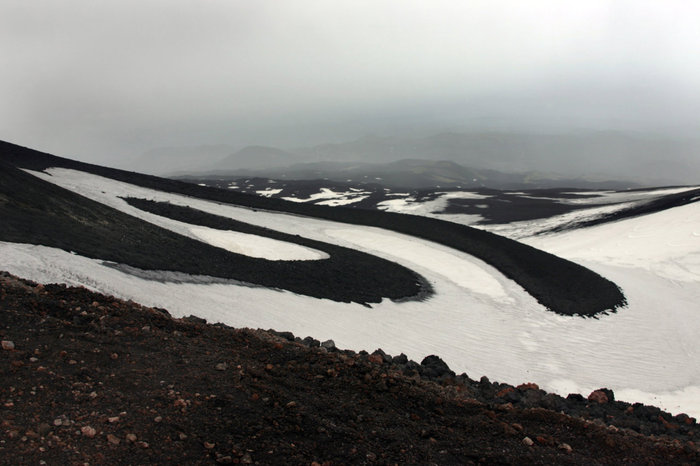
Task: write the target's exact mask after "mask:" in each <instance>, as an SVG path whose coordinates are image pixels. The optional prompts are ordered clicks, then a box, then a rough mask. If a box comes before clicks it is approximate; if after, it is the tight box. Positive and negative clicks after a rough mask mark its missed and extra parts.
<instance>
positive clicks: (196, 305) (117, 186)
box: [0, 169, 700, 416]
mask: <svg viewBox="0 0 700 466" xmlns="http://www.w3.org/2000/svg"><path fill="white" fill-rule="evenodd" d="M50 173H51V175H52V176H47V175H45V174H36V175H37V176H41V177H42V178H44V179H47V180H49V181H52V182H54V183H57V184H59V185H62V186H64V187H67V188H68V189H71V190H73V191H75V192H78V193H79V194H82V195H85V196H86V197H90V198H92V199H95V200H97V201H99V202H103V203H105V204H108V205H111V206H113V207H115V208H117V209H119V210H122V211H124V212H126V213H129V214H131V215H135V216H138V217H140V218H143V219H145V220H147V221H152V222H153V223H156V224H158V225H162V226H163V225H170V227H171V228H178V229H181V230H182V231H187V232H188V234H190V235H192V234H193V233H192V231H191V230H192V229H193V228H194V229H197V228H200V227H198V226H193V225H187V224H182V225H178V224H176V223H171V222H172V221H170V220H168V219H163V218H162V217H158V216H155V215H152V214H147V213H145V212H142V211H139V210H138V209H135V208H132V207H131V206H129V205H128V204H126V202H124V201H123V200H121V199H119V198H118V196H134V197H141V198H147V199H153V200H158V201H167V202H172V203H174V204H178V205H188V206H190V207H193V208H196V209H200V210H203V211H206V212H209V213H213V214H216V215H222V216H226V217H230V218H234V219H236V220H240V221H243V222H248V223H251V224H255V225H260V226H264V227H267V228H271V229H275V230H279V231H283V232H286V233H293V234H299V235H301V236H305V237H309V238H311V239H315V240H320V241H326V242H329V243H335V244H340V245H342V246H348V247H354V248H356V249H359V250H362V251H366V252H370V253H373V254H376V255H378V256H381V257H384V258H388V259H390V260H394V261H395V262H397V263H400V264H402V265H404V266H407V267H409V268H411V269H413V270H415V271H416V272H417V273H420V274H421V275H423V276H424V277H425V278H426V279H427V280H428V281H429V282H430V283H431V284H432V285H433V287H434V289H435V292H436V293H435V295H434V296H433V297H431V298H430V299H428V300H426V301H423V302H418V301H409V302H402V303H395V302H391V301H389V300H384V301H383V302H382V303H380V304H378V305H375V306H374V307H373V308H371V309H370V308H366V307H364V306H361V305H358V304H345V303H336V302H333V301H329V300H319V299H314V298H309V297H305V296H300V295H295V294H293V293H290V292H286V291H276V290H270V289H265V288H261V287H247V286H241V285H236V284H222V283H217V284H193V283H172V282H163V281H156V280H145V279H142V278H138V277H136V276H134V275H129V274H127V273H124V272H121V271H119V270H116V269H114V268H111V267H107V266H105V265H103V264H101V263H100V262H99V261H94V260H91V259H86V258H83V257H80V256H77V255H73V254H70V253H66V252H64V251H60V250H56V249H51V248H45V247H40V246H30V245H21V244H11V243H0V265H1V268H3V269H7V270H8V271H9V272H11V273H15V274H16V275H19V276H22V277H26V278H29V279H33V280H37V281H43V282H62V283H68V284H83V285H85V286H88V287H90V288H92V289H95V290H98V291H101V292H104V293H110V294H113V295H116V296H119V297H121V298H124V299H132V300H134V301H137V302H140V303H143V304H145V305H150V306H159V307H164V308H166V309H168V310H169V311H171V312H172V313H173V315H175V316H176V317H180V316H184V315H189V314H196V315H199V316H201V317H203V318H206V319H208V320H209V321H213V322H216V321H219V322H223V323H226V324H228V325H232V326H236V327H253V328H258V327H259V328H274V329H277V330H290V331H292V332H294V333H295V335H299V336H302V337H303V336H306V335H312V336H313V337H315V338H317V339H320V340H325V339H329V338H330V339H333V340H335V342H336V344H337V345H338V346H339V347H341V348H351V349H354V350H361V349H366V350H368V351H373V350H374V349H376V348H380V347H381V348H382V349H384V350H385V351H386V352H387V353H389V354H399V353H401V352H404V353H406V354H407V355H408V356H409V357H410V358H412V359H415V360H418V361H420V360H421V359H422V358H423V357H425V356H427V355H429V354H437V355H439V356H440V357H442V358H443V359H444V360H445V361H446V362H447V363H448V364H449V365H450V367H451V368H452V369H453V370H454V371H455V372H458V373H460V372H467V373H468V374H469V375H470V376H472V377H476V378H478V377H480V376H481V375H487V376H488V377H489V378H491V379H492V380H499V381H502V382H508V383H511V384H519V383H522V382H527V381H531V382H536V383H538V384H539V385H540V386H541V387H542V388H544V389H546V390H550V391H555V392H557V393H560V394H562V395H564V396H565V395H567V394H568V393H569V392H581V393H583V394H584V395H586V394H587V393H589V392H590V391H592V390H594V389H597V388H600V387H608V388H611V389H613V390H614V391H615V393H616V394H617V398H618V399H627V401H646V400H649V401H650V402H651V401H652V400H653V404H655V405H658V406H661V407H662V408H664V409H667V410H669V411H671V412H674V413H678V412H687V413H688V414H690V415H693V416H700V402H699V400H698V396H697V394H698V391H699V390H700V388H699V387H700V366H699V365H698V364H697V361H698V360H700V359H699V356H700V352H699V350H698V347H700V345H697V339H698V334H699V333H700V320H699V319H700V313H698V312H697V309H698V305H697V303H698V302H700V280H699V279H698V278H697V277H700V273H699V271H698V267H697V265H698V262H700V261H697V258H698V253H699V251H700V246H699V245H698V242H699V241H700V234H699V233H700V224H698V223H697V220H698V218H700V204H691V205H688V206H684V207H680V208H676V209H672V210H669V211H666V212H661V213H659V214H654V215H652V216H647V217H641V218H639V219H629V220H625V221H623V222H617V223H615V224H609V225H602V226H599V227H593V228H589V229H585V230H576V231H571V232H567V233H562V234H558V235H548V236H545V237H535V238H528V239H526V240H524V241H525V242H528V243H530V244H532V245H533V246H535V247H539V248H541V249H544V250H547V251H549V252H553V253H555V254H560V255H562V256H563V257H567V258H571V259H573V260H576V261H577V262H580V263H582V264H583V265H585V266H587V267H589V268H591V269H593V270H595V271H597V272H598V273H601V275H603V276H605V277H607V278H609V279H611V280H613V281H614V282H615V283H617V284H618V285H620V286H621V287H622V288H623V291H624V292H625V295H626V296H627V298H628V301H629V307H628V308H625V309H621V310H619V311H618V313H616V314H611V315H608V316H602V317H601V318H600V319H582V318H575V317H574V318H572V317H563V316H558V315H556V314H553V313H551V312H549V311H546V310H545V309H543V307H542V306H541V305H539V304H538V303H537V302H536V301H535V300H534V298H532V297H531V296H529V295H528V294H527V293H525V292H524V290H522V288H520V287H519V286H517V285H516V284H515V283H513V282H512V281H510V280H508V279H506V278H505V277H504V276H503V275H502V274H500V273H499V272H498V271H496V270H494V269H493V268H491V267H489V266H487V265H486V264H484V263H483V262H481V261H479V260H477V259H475V258H473V257H471V256H468V255H466V254H464V253H461V252H458V251H454V250H451V249H450V248H447V247H444V246H441V245H437V244H434V243H430V242H428V241H424V240H420V239H417V238H413V237H409V236H405V235H399V234H396V233H393V232H389V231H384V230H380V229H377V228H370V227H360V226H353V225H346V224H338V223H333V222H328V221H324V220H317V219H311V218H304V217H300V216H296V215H290V214H282V213H273V212H265V211H260V210H257V211H253V210H250V209H245V208H240V207H234V206H230V205H224V204H218V203H214V202H210V201H204V200H200V199H192V198H187V197H185V196H179V195H174V194H167V193H160V192H157V191H152V190H147V189H144V188H139V187H136V186H132V185H128V184H125V183H120V182H117V181H113V180H109V179H105V178H100V177H97V176H93V175H89V174H85V173H81V172H76V171H71V170H57V169H52V170H50ZM660 214H666V215H665V216H662V217H659V218H658V219H657V216H658V215H660ZM643 219H646V220H647V221H649V222H651V221H652V220H653V222H654V224H653V225H652V224H647V223H644V224H642V223H640V224H635V223H628V222H632V221H633V220H639V221H641V220H643ZM177 223H179V222H177ZM624 225H627V227H625V228H628V230H625V229H624V228H623V227H622V226H624ZM654 225H656V226H654ZM659 226H665V228H666V230H667V232H668V231H670V230H673V233H672V235H677V236H673V238H675V239H674V240H673V241H666V242H665V243H664V242H663V241H662V240H661V239H663V238H665V236H663V234H665V232H664V230H663V228H662V229H661V230H653V229H652V230H644V228H652V227H653V228H658V227H659ZM601 228H610V230H607V231H599V229H601ZM618 229H620V230H618ZM629 229H631V231H632V232H634V231H637V232H639V231H647V232H648V231H657V236H654V237H647V238H646V240H645V239H644V238H641V237H639V238H635V237H634V234H632V235H631V236H630V234H629V233H630V230H629ZM174 231H178V230H174ZM178 232H179V231H178ZM669 234H670V233H669ZM615 235H617V236H615ZM658 235H661V236H658ZM606 238H607V240H606ZM660 238H661V239H660ZM628 240H629V241H630V242H631V243H630V246H629V248H628V249H626V250H623V249H622V246H621V245H620V244H616V243H608V242H614V241H620V242H622V243H623V244H622V245H624V243H625V242H626V241H628ZM636 241H639V242H638V243H636ZM645 241H646V243H645ZM658 242H661V243H662V244H661V245H657V244H656V243H658ZM645 244H646V246H647V250H648V251H647V252H645V251H646V250H645V249H644V245H645ZM664 244H665V245H664ZM596 248H598V249H596ZM601 251H603V252H605V254H602V253H601ZM642 253H645V254H646V255H642ZM635 254H637V255H641V256H640V257H636V256H635ZM650 264H651V265H650ZM647 265H649V266H647ZM659 270H661V272H659ZM683 270H685V271H686V272H687V274H685V275H682V277H681V278H679V277H680V275H681V274H682V271H683ZM628 396H629V397H630V398H627V397H628Z"/></svg>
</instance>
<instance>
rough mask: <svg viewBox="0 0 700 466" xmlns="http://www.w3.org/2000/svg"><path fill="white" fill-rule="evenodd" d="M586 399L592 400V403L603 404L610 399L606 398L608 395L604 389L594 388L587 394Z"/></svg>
mask: <svg viewBox="0 0 700 466" xmlns="http://www.w3.org/2000/svg"><path fill="white" fill-rule="evenodd" d="M588 401H592V402H593V403H600V404H605V403H607V402H609V401H610V400H609V399H608V395H606V394H605V392H604V391H602V390H594V391H592V392H591V394H590V395H588Z"/></svg>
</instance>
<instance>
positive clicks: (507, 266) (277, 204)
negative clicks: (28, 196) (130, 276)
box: [0, 142, 626, 317]
mask: <svg viewBox="0 0 700 466" xmlns="http://www.w3.org/2000/svg"><path fill="white" fill-rule="evenodd" d="M0 154H2V157H4V158H5V159H6V160H8V161H10V162H11V163H14V164H16V165H17V166H19V167H22V168H27V169H33V170H39V171H41V170H46V169H47V168H49V167H62V168H71V169H76V170H81V171H85V172H88V173H92V174H95V175H99V176H104V177H107V178H112V179H114V180H118V181H123V182H126V183H131V184H136V185H138V186H141V187H146V188H151V189H157V190H160V191H166V192H171V193H178V194H183V195H187V196H193V197H197V198H200V199H207V200H211V201H216V202H223V203H231V204H235V205H239V206H246V207H250V208H254V209H265V210H271V211H280V212H287V213H294V214H300V215H305V216H309V217H315V218H321V219H325V220H331V221H336V222H341V223H349V224H355V225H365V226H375V227H379V228H384V229H387V230H391V231H395V232H398V233H403V234H408V235H411V236H415V237H418V238H422V239H426V240H429V241H433V242H436V243H439V244H443V245H445V246H448V247H452V248H454V249H457V250H459V251H462V252H465V253H467V254H470V255H473V256H475V257H477V258H479V259H481V260H483V261H484V262H486V263H487V264H489V265H491V266H493V267H495V268H496V269H498V270H499V271H500V272H501V273H503V274H504V275H505V276H506V277H507V278H509V279H511V280H513V281H515V282H516V283H518V284H519V285H520V286H522V287H523V288H524V289H525V290H526V291H527V292H528V293H529V294H530V295H532V296H533V297H534V298H535V299H536V300H537V301H538V302H539V303H540V304H542V305H543V306H544V307H546V308H547V309H549V310H551V311H553V312H555V313H557V314H561V315H568V316H574V315H579V316H584V317H594V316H597V315H599V314H605V313H607V312H615V311H616V310H617V309H618V308H620V307H623V306H625V305H626V299H625V296H624V294H623V293H622V291H621V290H620V288H619V287H618V286H617V285H615V283H613V282H612V281H610V280H608V279H605V278H603V277H601V276H600V275H598V274H597V273H595V272H593V271H591V270H589V269H587V268H585V267H583V266H581V265H578V264H575V263H573V262H571V261H568V260H565V259H562V258H560V257H557V256H555V255H553V254H549V253H547V252H544V251H541V250H538V249H535V248H533V247H531V246H528V245H525V244H522V243H518V242H516V241H514V240H511V239H508V238H504V237H501V236H498V235H495V234H493V233H489V232H486V231H482V230H478V229H474V228H470V227H467V226H464V225H458V224H455V223H451V222H446V221H443V220H437V219H433V218H427V217H418V216H413V215H406V214H395V213H390V212H381V211H370V210H359V209H352V208H343V207H325V206H317V205H309V204H297V203H292V202H288V201H284V200H281V199H274V198H270V199H268V198H263V197H261V196H254V195H249V194H244V193H236V192H232V191H230V190H221V189H217V188H209V187H205V186H198V185H193V184H188V183H184V182H181V181H176V180H169V179H164V178H159V177H155V176H151V175H143V174H138V173H134V172H128V171H125V170H117V169H112V168H106V167H101V166H98V165H92V164H87V163H84V162H76V161H72V160H69V159H65V158H61V157H56V156H52V155H50V154H45V153H41V152H38V151H35V150H32V149H27V148H23V147H20V146H17V145H14V144H10V143H6V142H3V143H0Z"/></svg>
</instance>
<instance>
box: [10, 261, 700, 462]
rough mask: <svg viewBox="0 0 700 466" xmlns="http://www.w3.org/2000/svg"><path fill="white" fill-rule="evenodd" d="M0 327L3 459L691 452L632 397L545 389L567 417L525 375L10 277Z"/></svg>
mask: <svg viewBox="0 0 700 466" xmlns="http://www.w3.org/2000/svg"><path fill="white" fill-rule="evenodd" d="M232 305H235V306H245V303H232ZM0 339H1V340H2V341H3V346H2V349H0V374H2V377H1V378H0V463H2V464H42V462H43V463H45V464H84V463H89V464H217V463H218V464H227V463H233V464H236V463H238V464H240V463H243V464H407V463H412V464H482V463H483V464H553V463H557V464H587V465H588V464H625V463H629V464H659V465H661V464H664V465H665V464H698V462H700V452H699V450H698V447H697V446H696V444H695V443H694V442H695V441H697V440H696V437H695V435H696V434H697V432H698V427H697V424H696V423H695V420H693V419H691V418H688V417H687V416H686V417H682V416H676V417H671V416H670V415H668V414H667V413H661V412H660V411H658V410H656V411H653V412H654V413H655V414H656V416H658V417H659V418H662V419H664V422H661V421H653V420H652V421H647V422H654V423H656V424H659V425H660V426H662V427H660V429H666V430H667V431H668V432H664V433H659V434H654V435H642V434H640V433H638V432H634V431H633V430H632V428H633V427H634V426H635V424H634V422H632V421H630V420H629V419H636V418H637V417H634V416H632V415H633V414H634V410H635V409H637V411H639V407H638V406H637V405H627V407H628V408H629V407H630V406H631V407H632V410H631V411H630V412H629V414H630V416H632V417H629V419H628V423H630V424H629V425H628V426H627V427H615V426H610V425H609V422H604V421H603V420H600V419H597V418H596V419H597V420H592V419H593V418H594V416H593V415H591V414H590V413H591V412H594V411H595V410H596V409H598V410H600V409H602V408H601V407H605V406H606V405H610V407H609V408H610V409H609V411H608V412H609V413H613V414H607V416H609V418H608V419H613V418H614V417H615V416H618V415H614V413H616V412H617V411H615V409H613V404H614V403H619V402H614V401H612V400H610V399H608V398H607V396H606V397H605V398H603V397H599V398H600V399H596V400H578V399H573V398H572V399H571V400H569V399H564V398H561V397H559V399H561V400H564V403H565V404H567V403H568V404H570V405H572V406H578V408H576V410H578V411H577V412H578V413H579V416H578V417H573V416H569V415H565V414H562V413H560V412H555V411H553V410H550V409H545V408H543V407H532V406H535V405H537V404H539V405H540V406H541V405H542V404H543V403H544V401H542V402H537V403H535V402H534V401H532V400H535V399H541V400H544V399H546V398H547V397H548V396H549V395H548V394H546V393H544V392H543V391H541V390H539V389H538V388H537V387H536V386H535V385H534V384H531V385H523V386H520V387H510V386H506V385H503V384H497V383H491V382H489V381H488V380H485V379H482V380H481V381H474V380H471V379H469V378H468V377H466V376H465V375H464V376H455V375H454V374H452V373H451V372H450V371H449V369H445V368H442V369H441V367H442V366H441V364H440V362H441V361H439V358H435V359H432V360H430V361H425V362H424V363H423V364H421V365H418V364H416V363H412V362H411V361H406V360H405V358H402V357H394V358H391V357H390V356H387V355H384V354H383V353H382V352H380V351H379V352H375V353H374V354H367V353H354V352H350V351H341V350H338V349H336V348H335V347H334V346H333V345H332V344H331V343H330V342H326V343H325V345H322V346H317V343H318V342H314V341H313V339H309V340H306V341H299V339H294V338H293V336H291V335H289V334H284V333H276V332H269V331H263V330H250V329H234V328H230V327H226V326H223V325H211V324H207V323H205V322H203V321H202V320H201V319H197V318H189V319H173V318H171V317H170V316H169V315H168V313H167V312H166V311H163V310H159V309H153V308H146V307H143V306H140V305H137V304H135V303H131V302H124V301H121V300H118V299H116V298H113V297H109V296H104V295H100V294H95V293H92V292H90V291H88V290H86V289H84V288H67V287H64V286H59V285H45V286H44V285H40V284H35V283H32V282H28V281H23V280H20V279H17V278H15V277H12V276H10V275H8V274H0ZM415 366H419V367H418V368H416V367H415ZM429 378H432V379H433V380H428V379H429ZM603 395H606V393H605V392H603ZM607 395H610V396H612V393H608V394H607ZM550 398H551V397H550ZM527 399H530V402H526V401H524V400H527ZM555 401H556V400H555ZM550 402H551V400H550ZM528 403H529V404H528ZM577 403H578V405H577ZM567 406H568V405H567ZM585 406H589V411H585V409H584V407H585ZM623 407H624V406H622V407H621V408H623ZM606 409H607V408H606ZM591 410H592V411H591ZM626 410H627V411H629V409H627V408H626ZM652 410H653V409H652ZM642 411H643V410H642ZM642 411H639V412H640V413H641V412H642ZM657 411H658V413H657ZM586 413H588V414H586ZM643 414H644V415H645V416H647V417H648V412H647V411H643ZM620 416H621V415H619V416H618V417H620ZM585 417H589V419H584V418H585ZM640 419H641V417H640ZM618 420H619V419H618ZM639 422H642V421H641V420H640V421H639ZM664 423H665V424H664ZM656 424H655V425H656ZM666 424H667V425H668V426H666ZM637 427H639V426H637ZM637 430H640V431H641V430H643V429H641V428H639V429H637ZM666 433H668V435H666Z"/></svg>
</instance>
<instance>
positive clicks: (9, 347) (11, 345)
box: [2, 340, 15, 351]
mask: <svg viewBox="0 0 700 466" xmlns="http://www.w3.org/2000/svg"><path fill="white" fill-rule="evenodd" d="M2 349H4V350H7V351H10V350H13V349H15V343H14V342H12V341H10V340H2Z"/></svg>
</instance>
